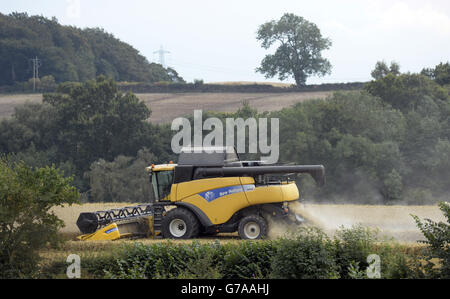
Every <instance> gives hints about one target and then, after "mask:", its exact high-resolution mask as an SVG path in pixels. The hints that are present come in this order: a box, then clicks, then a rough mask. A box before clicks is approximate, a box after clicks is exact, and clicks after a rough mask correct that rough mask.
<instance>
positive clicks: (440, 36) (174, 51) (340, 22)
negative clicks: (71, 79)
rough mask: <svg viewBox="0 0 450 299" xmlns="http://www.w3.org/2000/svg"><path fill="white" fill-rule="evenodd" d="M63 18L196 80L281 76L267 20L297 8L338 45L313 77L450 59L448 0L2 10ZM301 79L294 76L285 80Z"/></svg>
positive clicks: (29, 4) (70, 1) (361, 75)
mask: <svg viewBox="0 0 450 299" xmlns="http://www.w3.org/2000/svg"><path fill="white" fill-rule="evenodd" d="M14 11H16V12H27V13H28V14H29V15H43V16H45V17H49V18H51V17H56V18H57V19H58V21H59V22H60V23H61V24H63V25H72V26H76V27H80V28H86V27H100V28H103V29H104V30H105V31H107V32H109V33H111V34H113V35H114V36H115V37H116V38H119V39H120V40H122V41H124V42H126V43H129V44H130V45H132V46H133V47H134V48H136V49H137V50H138V51H139V52H140V53H141V54H142V55H143V56H145V57H146V58H147V59H148V60H149V61H150V62H157V63H158V62H159V55H158V54H157V53H155V51H157V50H159V48H160V46H163V48H164V49H165V50H167V51H169V52H170V53H167V54H166V55H165V62H166V65H167V66H170V67H173V68H174V69H175V70H177V71H178V73H179V74H180V75H181V76H182V77H183V78H184V79H185V80H186V81H188V82H192V81H193V80H195V79H201V80H203V81H204V82H223V81H251V82H279V80H278V78H277V77H274V78H268V79H266V78H265V77H264V75H263V74H260V73H257V72H255V69H256V68H257V67H258V66H259V65H260V63H261V60H262V59H263V58H264V56H265V55H267V54H270V53H271V52H273V50H272V51H270V50H265V49H263V48H261V46H260V43H259V42H258V41H257V40H256V31H257V30H258V26H259V25H261V24H263V23H265V22H267V21H271V20H277V19H279V18H280V17H281V16H282V15H283V14H284V13H294V14H296V15H299V16H302V17H303V18H305V19H306V20H308V21H310V22H313V23H315V24H316V25H317V26H318V28H319V29H320V31H321V33H322V36H324V37H327V38H329V39H331V41H332V46H331V48H330V49H329V50H326V51H324V52H323V56H324V57H326V58H327V59H328V60H329V61H330V62H331V64H332V66H333V67H332V72H331V74H330V75H326V76H324V77H311V78H309V79H308V80H307V84H321V83H344V82H355V81H359V82H364V81H368V80H371V76H370V72H371V71H372V70H373V68H374V66H375V64H376V62H377V61H381V60H384V61H386V62H387V63H390V62H391V61H395V62H397V63H398V64H400V70H401V71H402V72H420V71H421V70H422V69H423V68H424V67H434V66H435V65H437V64H439V63H440V62H447V61H450V1H448V0H422V1H417V0H403V1H397V0H377V1H369V0H339V1H336V0H314V1H310V0H277V1H274V0H272V1H266V0H257V1H256V0H255V1H254V0H245V1H243V0H239V1H237V0H226V1H224V0H208V1H204V0H165V1H160V0H150V1H149V0H146V1H144V0H127V1H123V0H122V1H118V0H94V1H92V0H91V1H88V0H15V1H4V0H2V1H1V2H0V12H1V13H3V14H9V13H11V12H14ZM283 82H286V83H293V82H294V80H292V79H288V80H286V81H283Z"/></svg>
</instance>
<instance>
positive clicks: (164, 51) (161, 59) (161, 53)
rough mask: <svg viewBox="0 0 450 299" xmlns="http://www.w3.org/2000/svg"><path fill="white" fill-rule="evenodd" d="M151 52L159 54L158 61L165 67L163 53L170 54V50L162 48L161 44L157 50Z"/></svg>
mask: <svg viewBox="0 0 450 299" xmlns="http://www.w3.org/2000/svg"><path fill="white" fill-rule="evenodd" d="M153 54H158V55H159V63H160V64H161V65H162V66H163V67H164V68H165V67H166V62H165V60H164V54H170V52H169V51H166V50H164V49H163V46H162V45H161V47H160V48H159V50H158V51H154V52H153Z"/></svg>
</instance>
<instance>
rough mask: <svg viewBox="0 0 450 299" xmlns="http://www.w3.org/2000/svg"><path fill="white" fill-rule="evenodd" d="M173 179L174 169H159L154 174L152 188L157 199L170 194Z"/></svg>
mask: <svg viewBox="0 0 450 299" xmlns="http://www.w3.org/2000/svg"><path fill="white" fill-rule="evenodd" d="M172 181H173V170H166V171H157V172H154V173H153V174H152V189H153V193H154V195H155V198H156V199H157V200H162V199H163V198H165V197H167V195H169V194H170V189H171V188H172Z"/></svg>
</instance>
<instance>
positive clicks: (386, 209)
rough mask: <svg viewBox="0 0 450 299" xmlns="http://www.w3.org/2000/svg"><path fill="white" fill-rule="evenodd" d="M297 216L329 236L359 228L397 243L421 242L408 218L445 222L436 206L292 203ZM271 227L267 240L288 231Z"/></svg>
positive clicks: (292, 208) (413, 224)
mask: <svg viewBox="0 0 450 299" xmlns="http://www.w3.org/2000/svg"><path fill="white" fill-rule="evenodd" d="M290 208H291V210H293V211H294V212H295V213H297V214H298V215H301V216H302V217H303V218H305V220H306V221H305V224H304V225H308V226H316V227H319V228H320V229H322V230H323V231H324V232H325V233H327V234H328V235H329V236H330V237H332V236H333V235H334V233H335V232H336V230H338V229H339V228H341V227H345V228H351V227H352V226H355V225H362V226H364V227H369V228H373V229H378V231H379V237H381V238H387V239H394V240H395V241H398V242H417V241H418V240H423V239H424V237H423V235H422V233H421V232H420V231H419V229H418V228H417V226H416V223H415V222H414V219H413V218H412V217H411V215H416V216H418V217H419V218H420V219H424V218H429V219H432V220H434V221H445V218H444V216H443V214H442V212H441V211H440V210H439V207H438V206H437V205H433V206H431V205H430V206H401V205H398V206H388V205H354V204H309V203H294V204H291V205H290ZM270 225H272V227H271V230H270V232H269V237H271V238H274V237H277V236H282V235H284V234H285V233H286V232H288V230H289V229H290V228H288V227H286V226H282V225H281V224H277V223H269V226H270Z"/></svg>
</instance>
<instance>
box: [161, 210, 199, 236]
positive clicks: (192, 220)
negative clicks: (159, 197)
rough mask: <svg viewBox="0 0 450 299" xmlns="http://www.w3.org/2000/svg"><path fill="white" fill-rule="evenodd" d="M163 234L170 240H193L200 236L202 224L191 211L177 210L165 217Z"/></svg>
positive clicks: (162, 225)
mask: <svg viewBox="0 0 450 299" xmlns="http://www.w3.org/2000/svg"><path fill="white" fill-rule="evenodd" d="M161 232H162V235H163V237H164V238H168V239H191V238H195V237H197V236H198V234H199V232H200V223H199V221H198V219H197V217H196V216H195V215H194V214H193V213H192V212H191V211H189V210H187V209H184V208H175V209H172V210H170V211H168V212H167V214H166V215H165V216H164V217H163V219H162V223H161Z"/></svg>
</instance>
